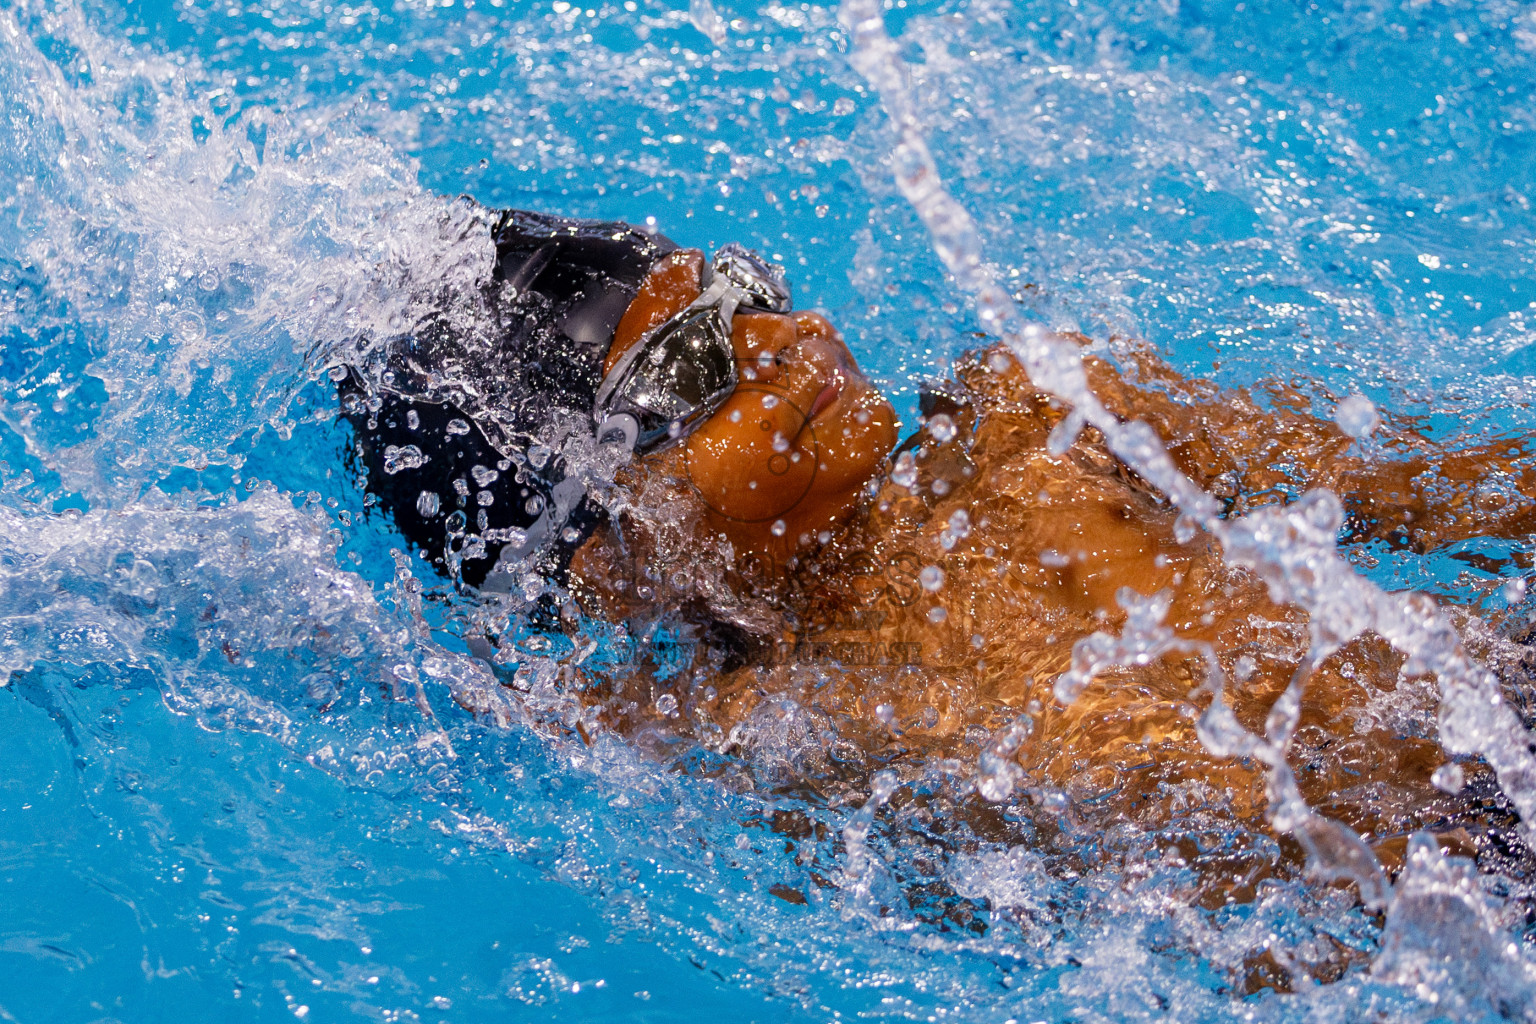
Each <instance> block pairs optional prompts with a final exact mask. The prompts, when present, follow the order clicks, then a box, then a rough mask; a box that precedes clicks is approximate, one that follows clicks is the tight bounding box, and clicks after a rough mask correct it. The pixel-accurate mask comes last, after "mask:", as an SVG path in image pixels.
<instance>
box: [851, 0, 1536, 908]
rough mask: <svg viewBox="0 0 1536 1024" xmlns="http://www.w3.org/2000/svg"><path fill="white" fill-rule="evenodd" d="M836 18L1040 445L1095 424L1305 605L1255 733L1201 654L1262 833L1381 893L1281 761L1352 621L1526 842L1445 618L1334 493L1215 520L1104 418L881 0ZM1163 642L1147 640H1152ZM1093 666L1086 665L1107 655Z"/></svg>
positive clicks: (1327, 871) (1149, 439)
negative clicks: (1422, 696) (933, 139)
mask: <svg viewBox="0 0 1536 1024" xmlns="http://www.w3.org/2000/svg"><path fill="white" fill-rule="evenodd" d="M841 16H842V19H843V22H844V24H845V26H846V27H847V28H848V29H849V32H850V34H851V41H852V47H851V54H850V59H851V60H852V62H853V64H854V66H855V67H856V68H857V69H858V70H859V72H860V73H861V74H863V75H864V77H865V78H866V79H867V80H868V81H869V82H870V84H871V85H872V86H873V87H874V88H875V90H876V92H877V93H878V94H879V96H880V99H881V102H882V103H883V105H884V106H885V109H886V112H887V113H888V114H889V116H890V119H891V122H892V124H893V126H894V129H895V133H896V142H895V145H894V147H893V149H892V153H891V164H892V172H893V174H894V176H895V179H896V182H897V185H898V187H899V188H900V189H901V192H902V194H903V195H904V196H905V197H906V198H907V200H908V201H909V202H910V203H911V204H912V207H913V208H914V209H915V210H916V211H917V214H918V216H919V218H920V219H921V220H922V222H923V224H924V225H925V226H926V228H927V229H928V232H929V233H930V235H931V236H932V239H933V247H934V251H935V252H936V253H937V254H938V255H939V257H940V258H941V259H942V260H943V262H944V265H945V267H946V268H948V270H949V272H950V273H951V274H952V275H953V276H954V278H955V281H956V282H957V283H958V284H959V286H960V287H961V288H962V289H963V290H964V291H966V292H969V293H970V295H971V296H972V299H973V301H974V303H975V306H976V311H977V315H978V317H979V318H980V320H981V322H982V324H983V325H984V326H985V327H986V328H987V329H989V330H991V331H992V332H994V333H996V334H997V335H998V336H1000V337H1001V338H1003V340H1004V341H1005V342H1006V343H1007V344H1008V346H1009V348H1010V349H1011V350H1012V351H1013V353H1014V355H1015V357H1016V358H1018V360H1019V361H1020V363H1021V364H1022V365H1023V366H1024V368H1025V370H1026V371H1027V372H1028V374H1029V377H1030V379H1031V381H1032V382H1033V383H1034V384H1035V385H1036V386H1038V387H1040V388H1041V389H1043V390H1045V391H1048V392H1050V393H1051V394H1053V395H1055V396H1057V397H1059V398H1061V399H1064V400H1065V401H1067V402H1068V403H1070V405H1071V409H1072V412H1071V414H1070V415H1069V416H1068V417H1067V418H1066V420H1064V421H1063V423H1062V424H1061V425H1060V427H1058V430H1057V431H1056V432H1053V436H1052V438H1051V442H1052V446H1053V449H1057V450H1059V449H1063V448H1065V447H1066V446H1068V445H1070V443H1071V442H1072V441H1073V440H1075V439H1076V436H1077V434H1078V432H1079V431H1081V429H1082V428H1083V427H1084V426H1093V427H1095V428H1097V429H1098V430H1099V431H1100V432H1101V433H1102V434H1103V436H1104V439H1105V442H1106V443H1107V445H1108V446H1109V448H1110V450H1111V451H1112V452H1114V454H1115V455H1116V456H1118V457H1119V458H1120V459H1121V460H1122V461H1124V462H1125V463H1126V464H1127V465H1129V466H1131V467H1132V468H1134V469H1135V470H1136V471H1137V472H1139V473H1140V474H1141V475H1142V476H1143V477H1144V478H1145V479H1147V480H1148V481H1149V482H1150V483H1151V484H1152V485H1153V486H1155V487H1157V488H1158V489H1159V490H1161V491H1162V492H1163V493H1164V494H1165V495H1167V496H1168V498H1169V499H1170V500H1171V501H1172V502H1173V504H1174V505H1175V506H1176V507H1178V508H1179V509H1180V511H1181V512H1182V514H1183V517H1184V520H1185V521H1186V522H1188V523H1191V524H1195V525H1198V526H1199V527H1200V528H1202V529H1204V530H1206V531H1207V532H1208V533H1210V534H1211V535H1212V536H1213V537H1214V538H1215V539H1216V540H1217V541H1218V543H1220V544H1221V546H1222V548H1223V551H1224V553H1225V558H1226V561H1227V563H1228V564H1229V565H1232V566H1234V567H1239V568H1244V569H1248V570H1250V571H1252V572H1254V573H1255V574H1256V575H1258V576H1259V577H1260V578H1261V579H1263V580H1264V581H1265V582H1266V583H1267V584H1268V585H1269V589H1270V592H1271V595H1272V596H1273V597H1274V599H1275V600H1277V601H1280V602H1285V603H1290V604H1294V605H1296V606H1297V607H1300V608H1302V609H1304V610H1305V611H1306V612H1307V613H1308V616H1309V625H1310V630H1311V635H1312V644H1311V651H1310V652H1309V656H1308V658H1307V660H1306V662H1305V663H1304V664H1303V667H1302V669H1301V670H1300V671H1298V672H1297V674H1296V676H1295V677H1294V678H1293V679H1292V681H1291V684H1290V686H1289V687H1288V688H1287V689H1286V691H1285V693H1284V694H1283V695H1282V696H1281V697H1280V698H1279V700H1278V701H1277V702H1276V705H1275V707H1274V709H1273V710H1272V712H1271V715H1270V720H1269V723H1268V724H1267V726H1266V734H1265V735H1264V736H1258V735H1255V734H1252V733H1250V732H1248V730H1246V729H1244V728H1243V727H1242V726H1241V725H1240V724H1239V723H1238V722H1237V721H1236V719H1235V717H1233V716H1232V714H1231V712H1230V710H1229V709H1228V708H1227V707H1226V705H1225V703H1224V702H1223V700H1222V699H1221V692H1220V690H1221V679H1220V669H1219V667H1217V666H1216V665H1215V662H1214V659H1211V658H1207V659H1206V660H1207V666H1208V668H1207V671H1208V673H1210V677H1209V681H1208V683H1207V686H1208V688H1209V689H1210V690H1211V691H1212V702H1211V706H1210V708H1209V710H1208V711H1207V712H1206V714H1205V715H1204V716H1203V718H1202V720H1201V723H1200V733H1201V737H1202V740H1203V741H1204V742H1206V744H1207V746H1209V747H1211V748H1212V749H1213V752H1216V753H1219V754H1226V755H1229V756H1236V755H1249V756H1254V757H1258V758H1260V759H1261V760H1262V761H1264V762H1265V763H1266V764H1268V765H1269V766H1270V777H1271V792H1272V800H1273V804H1272V807H1271V820H1272V822H1273V824H1274V826H1275V828H1276V829H1278V830H1280V831H1282V832H1289V833H1291V834H1292V835H1294V836H1295V837H1296V838H1297V839H1298V840H1299V841H1301V842H1302V844H1303V846H1305V847H1306V849H1307V851H1308V855H1309V863H1310V864H1311V865H1312V866H1313V867H1314V869H1315V870H1318V871H1320V872H1321V873H1323V874H1324V875H1325V876H1331V877H1346V878H1351V879H1353V880H1354V881H1355V882H1357V883H1358V884H1359V886H1360V890H1361V895H1362V898H1364V899H1365V900H1366V902H1367V903H1376V904H1380V903H1384V902H1386V901H1387V900H1388V899H1389V898H1390V890H1389V889H1388V888H1387V887H1386V885H1385V880H1384V875H1383V874H1382V872H1381V869H1380V865H1379V864H1378V863H1377V862H1376V858H1375V855H1374V854H1373V853H1372V852H1371V850H1370V848H1369V847H1367V846H1366V845H1365V843H1364V842H1363V841H1362V840H1361V839H1360V838H1359V836H1358V835H1356V834H1355V833H1354V832H1353V831H1352V830H1351V829H1349V828H1347V827H1346V826H1344V825H1342V824H1340V823H1338V822H1334V821H1330V820H1327V819H1324V818H1322V817H1320V816H1318V815H1317V814H1316V813H1315V812H1313V811H1312V810H1311V808H1309V807H1308V806H1307V805H1306V803H1305V802H1304V801H1303V800H1302V798H1301V796H1300V794H1299V792H1298V791H1297V788H1296V783H1295V779H1294V777H1293V776H1292V774H1291V770H1290V767H1289V765H1288V763H1287V761H1286V756H1285V755H1286V752H1287V750H1288V749H1289V745H1290V742H1291V738H1292V736H1293V734H1294V731H1295V729H1296V725H1297V722H1298V720H1299V709H1300V702H1301V695H1302V692H1303V690H1304V689H1305V686H1306V682H1307V677H1308V675H1309V674H1310V667H1311V666H1313V665H1316V664H1317V663H1319V662H1321V661H1322V659H1324V658H1326V657H1327V656H1328V655H1329V654H1331V653H1332V652H1333V651H1335V650H1337V649H1338V648H1339V647H1340V646H1341V645H1342V644H1344V643H1346V642H1348V641H1349V640H1350V639H1352V638H1353V637H1355V636H1358V635H1359V634H1360V633H1362V632H1364V631H1365V630H1374V631H1375V632H1376V633H1378V634H1379V635H1381V636H1382V637H1383V638H1385V639H1386V640H1387V641H1388V642H1390V643H1391V644H1392V645H1393V646H1394V647H1396V648H1397V649H1398V650H1399V651H1401V652H1403V653H1404V654H1406V655H1407V656H1408V665H1407V668H1406V670H1405V671H1406V672H1408V673H1409V674H1418V673H1433V674H1434V675H1435V676H1436V678H1437V679H1438V681H1439V684H1440V688H1441V695H1442V702H1441V715H1440V736H1441V742H1442V744H1443V745H1444V746H1445V747H1446V749H1447V750H1449V751H1451V752H1454V753H1477V754H1481V755H1482V756H1483V757H1484V758H1485V759H1486V760H1487V761H1488V763H1489V764H1490V765H1491V766H1492V767H1493V768H1494V770H1495V772H1496V773H1497V775H1498V778H1499V782H1500V785H1501V786H1502V788H1503V789H1504V792H1505V793H1506V794H1507V795H1508V796H1509V798H1510V799H1511V800H1512V802H1513V803H1514V804H1515V805H1516V807H1517V808H1518V809H1519V811H1520V814H1521V818H1522V819H1523V822H1524V823H1525V824H1524V825H1523V829H1524V831H1525V834H1526V835H1527V836H1528V837H1532V838H1536V830H1533V829H1532V827H1531V825H1530V823H1531V822H1533V821H1536V757H1533V756H1532V752H1531V748H1530V745H1529V736H1528V734H1527V733H1526V731H1525V729H1524V728H1523V727H1522V725H1521V723H1520V721H1519V719H1518V718H1517V717H1516V715H1515V714H1514V712H1513V711H1512V710H1511V709H1510V708H1508V707H1507V706H1506V705H1505V703H1504V701H1503V698H1502V695H1501V693H1500V690H1499V686H1498V682H1497V680H1496V679H1495V678H1494V677H1493V675H1492V674H1491V673H1490V672H1489V671H1488V670H1487V669H1486V668H1485V667H1483V666H1482V665H1480V664H1478V663H1477V662H1476V661H1474V660H1473V659H1472V658H1471V657H1470V656H1469V655H1468V654H1467V653H1466V651H1465V649H1464V648H1463V647H1462V645H1461V643H1460V639H1459V637H1458V635H1457V633H1456V630H1455V627H1454V626H1453V625H1452V623H1451V622H1450V620H1449V619H1448V618H1446V616H1445V615H1444V614H1443V613H1442V612H1441V611H1440V610H1439V608H1438V607H1436V605H1435V604H1434V602H1433V601H1432V600H1431V599H1429V598H1428V597H1425V596H1422V595H1415V594H1388V593H1385V592H1383V591H1382V590H1381V589H1379V588H1378V587H1376V586H1374V585H1373V584H1371V583H1370V582H1369V581H1367V580H1365V579H1363V578H1362V577H1360V576H1359V575H1357V574H1356V573H1355V572H1354V571H1353V570H1352V569H1351V567H1350V566H1349V565H1348V563H1346V562H1345V561H1344V559H1343V558H1342V557H1341V556H1340V555H1339V552H1338V550H1337V548H1336V545H1335V537H1336V535H1337V532H1338V529H1339V526H1340V525H1341V519H1342V515H1341V511H1340V507H1339V503H1338V499H1337V498H1336V497H1334V496H1333V495H1332V494H1330V493H1328V492H1325V491H1316V492H1310V493H1309V494H1307V495H1306V496H1305V498H1303V499H1302V500H1301V501H1298V502H1297V503H1295V504H1294V505H1292V506H1291V507H1289V508H1284V509H1280V508H1265V509H1262V510H1259V511H1257V512H1255V513H1253V514H1252V515H1250V516H1248V517H1245V518H1242V519H1236V520H1223V519H1222V518H1221V517H1220V515H1219V505H1218V503H1217V502H1216V501H1215V499H1213V498H1212V497H1211V496H1210V495H1208V494H1206V493H1204V492H1203V491H1202V490H1201V489H1200V488H1199V487H1198V486H1196V485H1195V484H1194V483H1193V482H1192V481H1191V480H1189V478H1187V477H1185V476H1184V475H1183V474H1182V473H1180V472H1179V470H1178V468H1177V467H1176V466H1175V465H1174V463H1173V460H1172V459H1171V458H1170V457H1169V455H1168V453H1167V450H1166V449H1165V448H1164V446H1163V444H1162V441H1161V440H1160V439H1159V438H1158V437H1157V435H1156V433H1155V432H1154V431H1153V430H1152V428H1151V427H1150V426H1148V425H1147V424H1146V423H1144V422H1142V421H1139V420H1133V421H1129V422H1122V421H1120V420H1119V419H1118V418H1116V417H1115V416H1114V415H1113V414H1112V413H1110V412H1109V410H1107V409H1106V408H1105V407H1104V406H1103V405H1102V404H1101V403H1100V402H1099V400H1098V398H1097V397H1096V396H1095V395H1094V394H1093V392H1092V390H1091V389H1090V388H1089V387H1088V382H1087V376H1086V373H1085V371H1084V368H1083V364H1082V358H1081V354H1080V352H1079V351H1078V349H1077V347H1076V346H1075V345H1073V344H1071V343H1070V342H1067V341H1064V340H1056V339H1054V338H1053V337H1052V336H1051V335H1050V334H1049V333H1048V332H1047V331H1045V330H1044V329H1042V328H1041V327H1039V326H1038V325H1036V324H1032V323H1028V322H1026V321H1025V320H1024V319H1023V318H1022V316H1021V314H1020V312H1019V310H1018V308H1017V307H1016V306H1015V304H1014V302H1013V299H1012V298H1011V297H1010V296H1009V294H1008V292H1007V291H1006V290H1005V289H1004V288H1003V287H1002V286H1001V284H1000V283H999V281H998V279H997V276H996V274H995V272H994V270H993V269H992V267H991V266H990V265H989V264H988V263H987V262H986V260H985V258H984V254H983V251H982V244H981V239H980V236H979V234H978V233H977V230H976V227H975V224H974V222H973V220H972V218H971V216H970V214H969V213H968V212H967V211H966V209H965V208H964V207H963V206H962V205H961V204H960V203H959V202H958V201H956V199H955V198H954V197H953V196H952V195H951V194H950V192H949V191H948V189H947V188H946V186H945V184H944V181H943V179H942V178H941V177H940V175H939V172H938V168H937V166H936V165H935V163H934V160H933V156H932V153H931V152H930V151H929V149H928V144H927V141H926V136H925V132H924V128H923V125H922V122H921V120H920V119H919V116H918V113H917V106H916V104H915V102H914V100H913V97H912V95H911V91H910V88H909V86H908V78H907V75H906V67H905V64H904V62H903V61H902V59H901V56H900V53H899V51H898V49H897V46H896V43H895V42H894V41H893V40H892V39H891V37H890V35H889V34H888V33H887V32H886V29H885V23H884V18H883V14H882V12H881V9H880V6H879V4H878V3H876V2H875V0H843V4H842V6H841ZM1143 639H1145V638H1143ZM1169 642H1171V641H1170V640H1169V639H1168V638H1166V637H1158V638H1156V639H1155V641H1154V645H1153V646H1154V647H1155V646H1156V645H1157V644H1167V643H1169ZM1082 645H1086V646H1085V648H1084V649H1085V650H1095V649H1098V648H1105V649H1106V650H1105V651H1104V654H1106V655H1107V656H1108V658H1109V660H1110V661H1117V662H1118V663H1125V661H1124V660H1121V659H1131V663H1134V661H1135V660H1136V659H1139V658H1143V657H1147V656H1149V654H1151V653H1155V652H1153V651H1152V650H1151V649H1150V648H1148V647H1147V646H1146V644H1145V643H1144V642H1141V641H1137V640H1136V639H1135V638H1132V641H1131V642H1130V643H1128V644H1123V649H1121V648H1120V647H1117V646H1116V645H1122V641H1120V640H1117V639H1116V638H1111V637H1105V636H1103V635H1101V634H1095V636H1093V637H1089V638H1086V639H1085V640H1083V641H1081V642H1080V646H1082ZM1074 654H1075V655H1076V652H1074ZM1090 660H1093V661H1094V662H1095V667H1097V663H1099V662H1102V661H1103V660H1104V659H1103V658H1102V657H1098V656H1093V657H1092V658H1091V659H1090ZM1074 689H1075V684H1069V685H1068V687H1067V691H1066V692H1064V693H1062V694H1061V696H1063V697H1064V698H1070V696H1071V695H1072V691H1073V690H1074Z"/></svg>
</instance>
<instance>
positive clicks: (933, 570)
mask: <svg viewBox="0 0 1536 1024" xmlns="http://www.w3.org/2000/svg"><path fill="white" fill-rule="evenodd" d="M917 579H918V582H920V583H921V584H922V585H923V589H924V590H926V591H928V592H929V593H930V594H932V593H935V592H937V591H938V589H939V588H940V587H942V586H943V585H944V570H943V569H940V568H939V567H938V566H936V565H925V566H923V571H922V572H920V573H918V574H917ZM935 621H937V620H935Z"/></svg>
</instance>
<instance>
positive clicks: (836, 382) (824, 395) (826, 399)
mask: <svg viewBox="0 0 1536 1024" xmlns="http://www.w3.org/2000/svg"><path fill="white" fill-rule="evenodd" d="M842 393H843V373H842V371H841V370H833V371H832V379H831V380H829V381H827V383H826V386H825V387H823V388H822V389H821V390H820V391H819V392H817V394H816V400H815V401H814V402H812V403H811V409H810V413H809V414H808V415H807V416H806V419H808V420H814V419H815V418H816V417H817V416H820V415H821V413H822V411H823V410H825V409H826V408H827V406H829V405H831V404H832V403H833V402H835V401H837V399H838V396H839V395H841V394H842Z"/></svg>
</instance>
